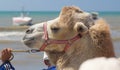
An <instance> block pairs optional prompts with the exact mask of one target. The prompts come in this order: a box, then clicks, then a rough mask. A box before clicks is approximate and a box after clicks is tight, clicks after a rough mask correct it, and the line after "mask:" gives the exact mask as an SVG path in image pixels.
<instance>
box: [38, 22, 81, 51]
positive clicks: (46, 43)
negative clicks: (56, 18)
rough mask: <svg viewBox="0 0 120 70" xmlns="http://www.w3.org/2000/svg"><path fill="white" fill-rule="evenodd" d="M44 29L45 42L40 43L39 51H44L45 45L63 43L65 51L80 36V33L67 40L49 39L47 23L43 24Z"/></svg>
mask: <svg viewBox="0 0 120 70" xmlns="http://www.w3.org/2000/svg"><path fill="white" fill-rule="evenodd" d="M43 29H44V35H43V36H44V37H43V38H44V40H45V42H44V43H43V44H42V47H41V48H40V51H44V49H45V47H47V46H48V45H50V44H65V48H64V51H66V50H67V49H68V48H69V47H70V46H71V44H72V43H74V42H75V41H76V40H78V39H80V38H81V37H82V36H81V35H80V34H78V35H76V36H75V37H73V38H71V39H68V40H54V39H50V38H49V37H48V31H47V23H44V24H43Z"/></svg>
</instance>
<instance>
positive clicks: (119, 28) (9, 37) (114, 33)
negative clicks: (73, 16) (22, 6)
mask: <svg viewBox="0 0 120 70" xmlns="http://www.w3.org/2000/svg"><path fill="white" fill-rule="evenodd" d="M20 13H21V12H20V11H0V50H2V49H4V48H8V47H9V48H13V49H17V50H23V49H24V50H27V49H29V48H27V47H26V46H25V45H24V44H23V42H22V38H23V36H24V34H25V30H26V29H27V28H28V27H27V26H14V25H13V23H12V18H13V17H16V16H20ZM59 13H60V12H59V11H31V12H27V15H28V16H29V17H32V18H33V21H32V23H33V24H36V23H40V22H44V21H48V20H52V19H55V18H56V17H58V16H59ZM90 13H91V12H90ZM98 13H99V17H102V18H104V19H105V20H106V21H107V22H108V24H109V25H110V29H111V37H112V41H113V45H114V51H115V54H116V56H117V57H120V12H98ZM13 54H14V59H13V60H12V61H11V63H12V64H13V66H14V67H15V68H16V70H33V69H34V70H42V69H44V68H47V67H46V66H45V65H44V63H43V53H42V52H38V53H20V52H13ZM0 64H2V62H1V61H0Z"/></svg>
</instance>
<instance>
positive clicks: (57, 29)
mask: <svg viewBox="0 0 120 70" xmlns="http://www.w3.org/2000/svg"><path fill="white" fill-rule="evenodd" d="M59 29H60V28H58V27H52V28H51V30H52V31H53V32H55V33H56V32H58V31H59Z"/></svg>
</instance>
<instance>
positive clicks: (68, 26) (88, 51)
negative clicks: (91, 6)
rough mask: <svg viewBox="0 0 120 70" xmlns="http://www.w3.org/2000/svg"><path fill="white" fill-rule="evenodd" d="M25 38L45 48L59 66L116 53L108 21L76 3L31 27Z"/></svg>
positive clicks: (61, 69) (64, 68)
mask: <svg viewBox="0 0 120 70" xmlns="http://www.w3.org/2000/svg"><path fill="white" fill-rule="evenodd" d="M23 42H24V44H25V45H27V46H28V47H30V48H37V49H40V51H45V52H46V53H47V55H48V57H49V59H50V61H51V63H52V64H54V65H56V68H57V70H78V69H79V66H80V65H81V64H82V63H83V62H84V61H86V60H88V59H91V58H96V57H107V58H109V57H115V54H114V49H113V44H112V40H111V36H110V28H109V25H108V24H107V23H106V21H105V20H104V19H101V18H100V19H97V20H95V21H94V19H93V18H92V15H91V14H90V13H88V12H85V11H83V10H81V9H80V8H78V7H76V6H66V7H63V9H62V11H61V12H60V15H59V16H58V17H57V18H56V19H53V20H50V21H47V22H42V23H38V24H35V25H33V26H31V27H30V28H28V30H26V34H25V36H24V38H23Z"/></svg>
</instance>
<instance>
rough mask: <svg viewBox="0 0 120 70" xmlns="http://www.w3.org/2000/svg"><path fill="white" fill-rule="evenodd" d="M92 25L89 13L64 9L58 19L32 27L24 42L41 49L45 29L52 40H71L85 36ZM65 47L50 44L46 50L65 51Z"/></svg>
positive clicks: (75, 9)
mask: <svg viewBox="0 0 120 70" xmlns="http://www.w3.org/2000/svg"><path fill="white" fill-rule="evenodd" d="M45 23H46V28H45V27H44V24H45ZM92 25H94V21H93V19H92V16H91V15H90V14H89V13H87V12H84V11H82V10H80V9H79V8H77V7H64V8H63V9H62V11H61V13H60V15H59V17H58V18H56V19H54V20H51V21H47V22H43V23H40V24H36V25H33V26H31V27H30V28H29V29H28V30H27V31H26V35H25V36H24V38H23V41H24V43H25V44H26V45H27V46H28V47H30V48H41V47H42V45H43V44H45V41H46V40H45V34H46V33H45V31H44V30H45V29H46V32H47V35H48V39H50V40H51V39H52V40H69V39H72V38H73V37H75V36H76V35H78V34H80V35H85V34H86V32H87V31H88V29H89V28H90V27H91V26H92ZM44 28H45V29H44ZM64 47H65V44H56V43H50V44H47V47H45V48H44V50H46V51H53V50H54V51H63V50H64Z"/></svg>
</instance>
